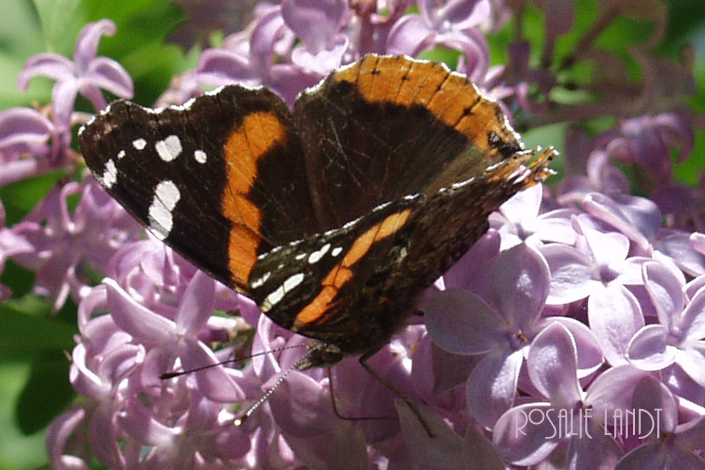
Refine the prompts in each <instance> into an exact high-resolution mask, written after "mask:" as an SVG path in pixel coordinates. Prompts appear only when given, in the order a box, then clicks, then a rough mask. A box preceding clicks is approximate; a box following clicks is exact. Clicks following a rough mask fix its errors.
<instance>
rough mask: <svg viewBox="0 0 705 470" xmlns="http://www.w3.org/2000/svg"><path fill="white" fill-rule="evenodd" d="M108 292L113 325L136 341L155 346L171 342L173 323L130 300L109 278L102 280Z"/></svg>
mask: <svg viewBox="0 0 705 470" xmlns="http://www.w3.org/2000/svg"><path fill="white" fill-rule="evenodd" d="M103 284H105V286H106V288H107V291H108V307H109V308H110V315H111V316H112V317H113V320H115V323H116V324H117V325H118V326H119V327H120V328H122V329H123V330H125V331H126V332H128V333H129V334H131V335H132V336H133V337H135V339H136V340H137V341H140V342H142V343H145V344H156V343H161V342H166V341H169V340H171V339H172V338H173V337H174V335H175V333H176V332H175V327H176V325H174V323H173V322H172V321H171V320H169V319H167V318H165V317H163V316H161V315H158V314H156V313H154V312H152V311H151V310H149V309H148V308H146V307H145V306H144V305H141V304H140V303H138V302H137V301H136V300H135V299H134V298H132V297H131V296H130V295H129V294H128V293H127V292H125V290H124V289H123V288H122V286H120V285H119V284H118V283H117V282H115V281H114V280H113V279H111V278H105V279H103Z"/></svg>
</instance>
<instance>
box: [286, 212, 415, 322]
mask: <svg viewBox="0 0 705 470" xmlns="http://www.w3.org/2000/svg"><path fill="white" fill-rule="evenodd" d="M409 217H411V209H406V210H403V211H401V212H397V213H396V214H392V215H390V216H388V217H387V218H386V219H384V220H383V221H382V222H380V223H378V224H376V225H374V226H372V227H371V228H370V229H368V230H367V231H366V232H365V233H363V234H362V235H360V236H359V237H358V238H357V240H355V242H354V243H353V244H352V246H351V247H350V249H349V250H348V252H347V253H346V254H345V257H344V258H343V259H342V260H341V261H340V263H338V264H337V265H335V267H333V269H332V270H331V271H330V272H329V273H328V275H327V276H326V277H325V279H323V282H322V285H323V289H322V290H321V292H320V293H319V294H318V295H317V296H316V298H315V299H313V301H311V303H309V304H308V305H307V306H306V307H304V308H303V309H302V310H301V311H300V312H299V314H298V315H296V320H295V321H294V326H293V328H292V331H296V330H297V329H298V328H301V327H302V326H304V325H306V324H309V323H312V322H314V321H316V320H318V319H319V318H321V316H322V315H323V314H324V313H325V312H326V311H327V310H328V308H329V306H330V305H331V303H332V302H333V300H334V299H335V296H336V295H337V294H338V291H339V290H340V289H341V288H342V287H343V286H344V285H345V283H346V282H348V280H350V278H351V277H352V275H353V273H352V270H351V269H350V268H351V267H352V266H354V265H355V263H357V262H358V261H360V260H361V259H362V258H363V257H364V256H365V254H366V253H367V252H369V251H370V248H371V247H372V245H374V244H375V243H377V242H379V241H381V240H383V239H385V238H387V237H388V236H390V235H393V234H395V233H396V232H398V231H399V229H400V228H401V227H403V226H404V224H405V223H406V222H407V220H409Z"/></svg>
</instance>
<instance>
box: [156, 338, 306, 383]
mask: <svg viewBox="0 0 705 470" xmlns="http://www.w3.org/2000/svg"><path fill="white" fill-rule="evenodd" d="M303 346H305V345H303V344H297V345H295V346H282V347H281V348H276V349H272V350H270V351H262V352H258V353H255V354H251V355H249V356H247V357H245V358H242V359H228V360H227V361H222V362H216V363H214V364H208V365H205V366H201V367H196V368H195V369H189V370H182V371H178V372H177V371H173V372H165V373H163V374H162V375H160V376H159V378H160V379H161V380H167V379H173V378H174V377H179V376H182V375H186V374H191V373H193V372H199V371H202V370H206V369H211V368H213V367H218V366H223V365H225V364H232V363H234V362H242V361H246V360H247V359H252V358H253V357H257V356H264V355H265V354H272V353H275V352H281V351H286V350H287V349H296V348H301V347H303ZM304 357H306V356H304Z"/></svg>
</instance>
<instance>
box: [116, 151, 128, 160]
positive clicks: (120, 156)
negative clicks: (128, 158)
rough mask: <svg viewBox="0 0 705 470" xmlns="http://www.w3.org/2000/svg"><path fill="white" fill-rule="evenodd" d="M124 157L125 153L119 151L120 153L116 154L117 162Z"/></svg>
mask: <svg viewBox="0 0 705 470" xmlns="http://www.w3.org/2000/svg"><path fill="white" fill-rule="evenodd" d="M125 155H127V154H126V153H125V151H124V150H120V151H119V152H118V154H117V159H118V160H122V159H123V158H125Z"/></svg>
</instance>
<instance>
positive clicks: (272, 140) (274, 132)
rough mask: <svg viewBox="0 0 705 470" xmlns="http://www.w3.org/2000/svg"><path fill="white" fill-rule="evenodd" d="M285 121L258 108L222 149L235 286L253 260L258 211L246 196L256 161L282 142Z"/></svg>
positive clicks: (243, 282)
mask: <svg viewBox="0 0 705 470" xmlns="http://www.w3.org/2000/svg"><path fill="white" fill-rule="evenodd" d="M286 131H287V127H286V123H283V122H282V121H281V119H280V118H279V116H278V115H277V114H276V113H273V112H271V111H259V112H255V113H251V114H248V115H246V116H245V117H244V118H243V120H242V123H241V124H240V126H239V127H237V129H235V130H234V131H233V133H232V134H231V135H230V137H229V138H228V141H227V142H226V143H225V147H224V149H223V151H224V153H225V159H226V162H227V166H226V171H227V172H228V175H227V178H228V182H229V186H227V187H226V188H225V190H224V192H223V195H222V204H223V215H224V216H225V217H227V218H228V220H230V221H231V222H232V224H233V228H232V231H231V232H230V241H229V245H228V246H229V248H228V256H229V260H228V265H229V268H230V272H231V273H232V274H233V282H234V284H235V285H239V286H246V285H247V280H248V278H249V275H250V271H251V270H252V266H253V265H254V264H255V262H256V261H257V248H258V247H259V244H260V240H261V235H260V234H259V229H260V224H261V222H262V213H261V212H260V210H259V208H258V207H257V205H256V204H255V203H253V202H252V201H251V200H250V199H249V193H250V189H251V188H252V184H253V182H254V180H255V178H256V177H257V161H258V160H259V159H260V158H262V157H263V156H265V155H267V153H268V152H269V151H270V150H271V149H272V148H273V147H274V146H276V145H277V144H279V143H282V142H285V141H286Z"/></svg>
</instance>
